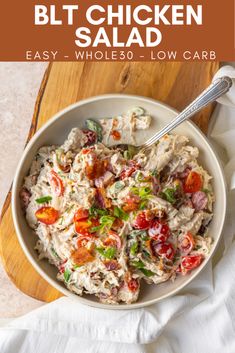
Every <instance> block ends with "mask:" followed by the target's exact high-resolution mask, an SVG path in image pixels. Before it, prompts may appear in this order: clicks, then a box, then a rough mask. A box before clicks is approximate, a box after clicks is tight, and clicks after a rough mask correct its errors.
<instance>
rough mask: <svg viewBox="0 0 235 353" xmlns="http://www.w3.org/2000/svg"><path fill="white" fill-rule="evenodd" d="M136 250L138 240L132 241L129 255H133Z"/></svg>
mask: <svg viewBox="0 0 235 353" xmlns="http://www.w3.org/2000/svg"><path fill="white" fill-rule="evenodd" d="M137 251H138V242H137V241H136V242H135V243H133V244H132V245H131V248H130V253H131V255H133V256H134V255H135V254H136V253H137Z"/></svg>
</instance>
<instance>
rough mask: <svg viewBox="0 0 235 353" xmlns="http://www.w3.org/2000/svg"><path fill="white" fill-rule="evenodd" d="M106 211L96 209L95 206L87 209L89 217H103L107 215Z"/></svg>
mask: <svg viewBox="0 0 235 353" xmlns="http://www.w3.org/2000/svg"><path fill="white" fill-rule="evenodd" d="M107 214H108V211H107V210H105V209H103V208H98V207H96V206H92V207H91V208H90V209H89V216H90V217H97V216H104V215H107Z"/></svg>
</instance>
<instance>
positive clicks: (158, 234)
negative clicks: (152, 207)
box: [148, 219, 170, 242]
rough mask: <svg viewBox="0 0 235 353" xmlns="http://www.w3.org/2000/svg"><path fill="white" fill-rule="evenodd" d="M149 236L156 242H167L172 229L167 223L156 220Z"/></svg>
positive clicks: (149, 231)
mask: <svg viewBox="0 0 235 353" xmlns="http://www.w3.org/2000/svg"><path fill="white" fill-rule="evenodd" d="M148 233H149V236H150V237H151V238H153V239H155V240H156V241H159V242H165V241H166V240H167V239H168V238H169V236H170V229H169V227H168V225H167V224H166V223H162V222H161V221H159V220H157V219H155V220H154V221H153V222H152V224H151V227H150V229H149V230H148Z"/></svg>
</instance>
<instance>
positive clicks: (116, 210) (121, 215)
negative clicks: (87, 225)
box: [113, 206, 129, 221]
mask: <svg viewBox="0 0 235 353" xmlns="http://www.w3.org/2000/svg"><path fill="white" fill-rule="evenodd" d="M113 214H114V216H115V217H117V218H121V219H123V220H124V221H127V220H128V218H129V215H128V214H127V213H126V212H124V211H123V210H122V209H121V208H119V207H117V206H115V207H114V211H113Z"/></svg>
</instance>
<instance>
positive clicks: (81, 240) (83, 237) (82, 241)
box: [77, 235, 91, 248]
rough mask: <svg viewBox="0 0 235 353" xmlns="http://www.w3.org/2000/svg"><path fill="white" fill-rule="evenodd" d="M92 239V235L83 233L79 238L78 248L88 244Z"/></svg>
mask: <svg viewBox="0 0 235 353" xmlns="http://www.w3.org/2000/svg"><path fill="white" fill-rule="evenodd" d="M90 240H91V235H81V236H80V237H79V238H78V240H77V246H78V248H79V247H81V246H86V245H87V243H88V242H89V241H90Z"/></svg>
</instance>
